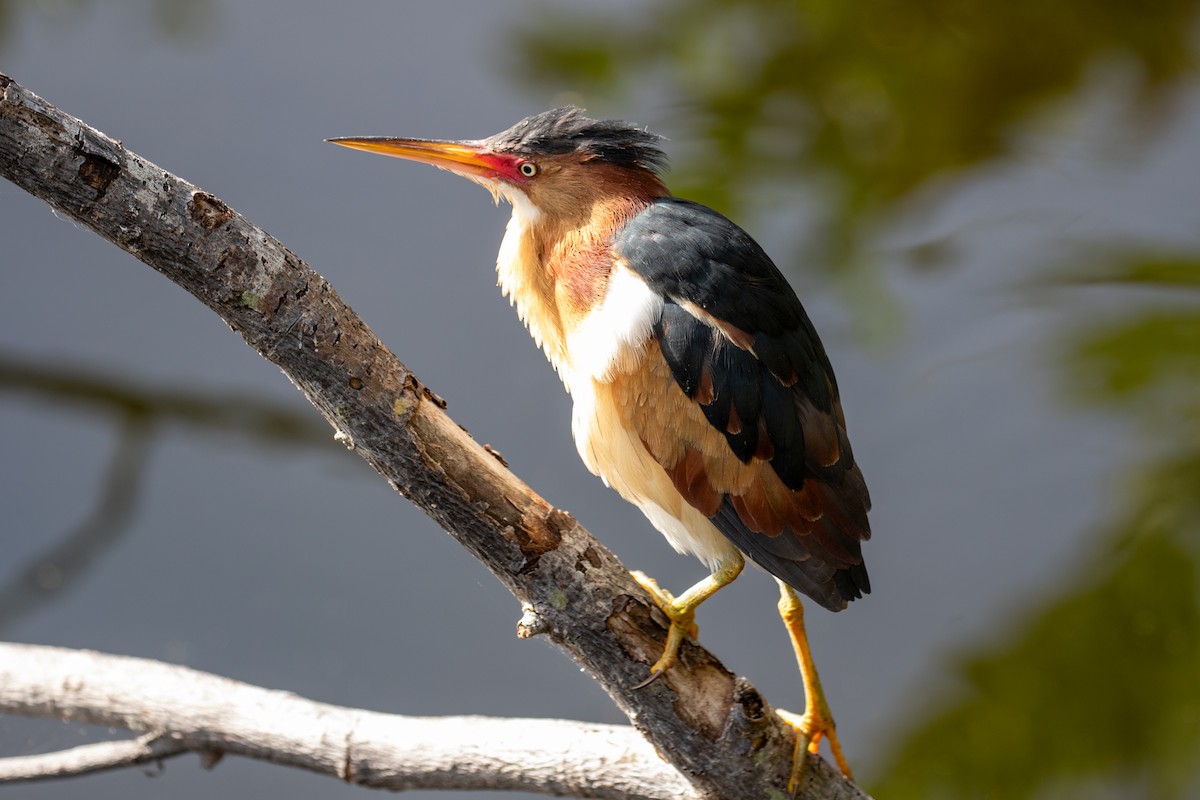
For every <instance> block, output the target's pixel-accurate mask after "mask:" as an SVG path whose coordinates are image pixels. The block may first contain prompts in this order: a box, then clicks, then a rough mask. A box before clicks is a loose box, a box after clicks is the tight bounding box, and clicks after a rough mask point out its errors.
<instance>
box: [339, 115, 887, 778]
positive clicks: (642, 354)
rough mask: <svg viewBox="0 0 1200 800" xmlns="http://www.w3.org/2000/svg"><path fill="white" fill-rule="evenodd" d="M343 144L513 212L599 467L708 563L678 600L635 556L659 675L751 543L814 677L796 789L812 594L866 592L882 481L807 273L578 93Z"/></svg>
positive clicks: (585, 454) (554, 350)
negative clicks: (818, 322) (542, 104)
mask: <svg viewBox="0 0 1200 800" xmlns="http://www.w3.org/2000/svg"><path fill="white" fill-rule="evenodd" d="M327 141H330V142H332V143H334V144H338V145H342V146H345V147H350V148H354V149H357V150H363V151H367V152H370V153H378V154H383V155H388V156H394V157H398V158H402V159H408V160H411V161H417V162H423V163H426V164H430V165H433V166H435V167H439V168H441V169H445V170H448V171H450V172H452V173H454V174H457V175H459V176H462V177H464V178H467V179H469V180H471V181H473V182H475V183H477V184H480V185H481V186H483V187H484V188H485V189H487V190H488V191H489V192H491V194H492V197H493V199H494V200H495V201H496V204H497V205H499V203H500V201H501V200H503V201H506V202H508V203H509V204H510V205H511V206H512V216H511V218H510V220H509V222H508V226H507V228H506V230H505V233H504V237H503V240H502V242H501V245H500V250H499V254H498V256H497V260H496V270H497V275H498V284H499V286H500V289H501V291H502V293H503V294H504V295H505V296H507V297H508V299H509V301H510V303H511V304H512V305H514V306H515V308H516V311H517V314H518V315H519V316H520V318H521V320H522V321H523V322H524V324H525V326H526V327H527V328H528V331H529V333H530V334H531V335H532V337H533V339H534V341H535V342H536V343H537V345H538V346H539V347H540V348H541V349H542V350H543V352H544V353H545V355H546V357H547V358H548V359H549V361H550V363H551V364H552V365H553V367H554V369H555V370H556V371H557V373H558V375H559V377H560V378H561V380H562V382H563V384H564V386H565V388H566V390H567V392H568V393H569V394H570V396H571V399H572V416H571V428H572V434H573V437H574V440H575V444H576V447H577V449H578V451H579V455H580V457H581V458H582V460H583V463H584V465H585V466H586V467H587V468H588V470H589V471H591V472H592V473H593V474H595V475H597V476H599V477H600V478H601V479H602V480H603V481H604V483H605V484H607V485H608V486H609V487H611V488H612V489H615V490H616V492H617V493H618V494H619V495H620V496H621V497H623V498H624V499H625V500H627V501H629V502H630V503H633V504H634V505H635V506H637V507H638V508H639V509H640V510H641V511H642V512H643V513H644V514H645V516H646V518H647V519H648V520H649V522H650V523H651V525H653V527H655V528H656V529H658V531H660V532H661V533H662V534H663V535H664V536H665V537H666V539H667V541H668V542H669V543H670V544H671V545H672V546H673V547H674V548H675V549H676V550H677V551H679V552H682V553H691V554H694V555H696V556H697V557H699V558H700V560H701V561H703V562H704V564H705V565H706V566H707V567H708V569H709V575H708V576H707V577H705V578H704V579H702V580H700V581H699V582H697V583H696V584H695V585H694V586H692V587H691V588H689V589H687V590H686V591H684V592H683V593H681V594H679V595H674V594H672V593H670V592H669V591H667V590H665V589H663V588H661V587H660V586H659V585H658V584H657V582H655V581H654V580H653V579H652V578H650V577H649V576H647V575H645V574H643V573H640V572H634V573H632V574H633V576H634V578H635V579H636V580H637V581H638V582H639V583H640V584H641V585H642V586H643V587H644V588H645V589H646V590H647V591H648V592H649V594H650V596H651V599H652V601H653V602H654V603H655V605H657V606H658V608H660V609H661V610H662V612H663V613H664V614H665V615H666V617H667V619H668V620H669V622H670V624H669V627H668V631H667V636H666V643H665V646H664V649H663V653H662V656H661V657H660V658H659V659H658V661H656V662H655V663H654V664H653V665H652V666H651V667H650V675H649V678H648V679H647V680H646V681H644V682H643V683H642V684H639V685H638V686H639V687H641V686H645V685H646V684H648V683H650V682H651V681H653V680H654V679H655V678H657V677H658V676H660V675H661V674H663V673H664V672H665V671H666V670H668V669H670V668H671V667H672V666H674V665H675V664H676V663H677V661H678V654H679V649H680V647H681V645H682V643H683V641H684V640H685V639H687V638H694V637H695V636H696V633H697V629H696V625H695V611H696V608H697V607H698V606H699V605H700V604H701V603H703V602H704V601H705V600H707V599H708V598H709V597H711V596H712V595H714V594H715V593H716V592H717V591H718V590H720V589H721V588H722V587H724V586H726V585H728V584H729V583H730V582H732V581H733V580H734V579H735V578H736V577H737V576H738V575H739V573H741V571H742V568H743V566H744V564H745V561H746V560H747V559H749V560H750V561H751V562H753V563H754V564H757V565H758V566H759V567H761V568H762V569H764V570H766V571H767V572H769V573H770V574H771V575H773V576H774V577H775V578H776V580H777V582H778V584H779V589H780V600H779V605H778V609H779V613H780V614H781V616H782V618H783V620H784V623H785V626H786V628H787V631H788V633H789V635H790V637H791V643H792V646H793V649H794V651H795V654H796V658H797V661H798V664H799V666H800V671H801V676H802V679H803V683H804V690H805V710H804V713H803V714H801V715H796V714H792V713H789V712H784V711H780V712H778V713H780V715H781V716H782V717H783V718H784V720H785V721H786V722H788V723H789V724H790V725H792V726H793V727H794V728H795V730H796V732H797V736H796V750H795V753H794V754H793V768H792V773H791V778H790V781H789V790H790V791H792V792H793V793H794V792H795V791H796V789H797V787H798V785H799V780H800V778H801V776H802V773H803V769H804V762H805V760H806V758H805V756H804V751H805V750H808V751H810V752H814V753H815V752H818V750H819V746H820V742H821V741H822V739H824V740H825V741H827V742H828V743H829V745H830V749H831V751H832V753H833V755H834V758H835V760H836V761H837V764H838V767H839V768H840V769H841V771H842V772H843V773H844V774H845V775H846V776H847V777H848V778H849V777H851V772H850V768H849V766H848V765H847V763H846V760H845V757H844V755H843V753H842V749H841V745H840V742H839V741H838V738H837V733H836V727H835V723H834V720H833V715H832V713H831V712H830V710H829V705H828V702H827V701H826V699H825V694H824V691H823V690H822V688H821V684H820V679H819V677H818V675H817V671H816V667H815V665H814V663H813V658H812V653H811V649H810V647H809V644H808V637H807V634H806V632H805V627H804V615H803V606H802V604H801V600H800V597H799V594H803V595H806V596H808V597H809V598H811V599H813V600H815V601H816V602H817V603H818V604H820V605H821V606H823V607H825V608H827V609H829V610H831V611H840V610H842V609H844V608H845V607H846V605H847V604H848V603H849V602H850V601H852V600H855V599H857V598H860V597H862V596H863V595H864V594H867V593H868V592H870V582H869V580H868V577H867V570H866V566H865V563H864V561H863V555H862V542H863V541H865V540H867V539H868V538H869V537H870V526H869V523H868V520H867V512H868V511H869V510H870V507H871V500H870V495H869V493H868V490H867V485H866V482H865V480H864V478H863V475H862V471H861V469H860V468H859V465H858V463H857V462H856V461H855V459H854V454H853V451H852V450H851V448H850V442H849V439H848V438H847V434H846V420H845V416H844V414H843V411H842V405H841V400H840V396H839V393H838V385H837V380H836V378H835V377H834V373H833V367H832V366H831V364H830V361H829V357H828V355H827V354H826V351H825V348H824V346H823V345H822V343H821V340H820V338H819V337H818V335H817V331H816V329H815V328H814V327H813V324H812V322H811V320H810V319H809V317H808V314H807V313H806V312H805V310H804V307H803V305H802V304H801V302H800V299H799V297H798V296H797V294H796V292H795V290H794V289H793V288H792V286H791V285H790V284H789V282H788V281H787V279H786V278H785V277H784V276H783V274H782V273H781V272H780V270H779V268H778V267H777V266H776V265H775V263H774V262H773V261H772V260H771V258H770V257H769V256H768V255H767V253H766V252H765V251H764V250H763V248H762V247H761V246H760V245H759V244H758V243H757V242H756V241H755V240H754V239H753V238H752V237H751V236H750V234H748V233H747V232H746V231H745V230H743V229H742V228H741V227H739V226H738V225H737V224H735V223H734V222H732V221H731V220H729V219H728V218H726V217H725V216H723V215H722V214H720V213H718V212H717V211H715V210H713V209H711V208H708V207H706V206H704V205H701V204H699V203H695V202H692V201H689V200H685V199H682V198H679V197H676V196H674V195H673V194H672V193H671V192H670V191H669V190H668V189H667V187H666V185H665V183H664V175H665V172H666V168H667V155H666V153H665V151H664V149H663V145H662V141H663V139H662V137H660V136H658V135H657V134H654V133H651V132H649V131H648V130H647V129H645V128H642V127H639V126H637V125H634V124H631V123H628V122H624V121H620V120H598V119H592V118H590V117H588V116H586V114H585V112H584V111H583V110H582V109H579V108H576V107H574V106H566V107H562V108H555V109H551V110H549V111H544V112H541V113H538V114H534V115H532V116H529V117H526V118H525V119H523V120H521V121H520V122H518V123H516V124H515V125H513V126H512V127H510V128H508V129H507V130H505V131H502V132H500V133H497V134H495V135H493V136H490V137H487V138H485V139H467V140H445V139H413V138H395V137H382V136H362V137H342V138H335V139H329V140H327Z"/></svg>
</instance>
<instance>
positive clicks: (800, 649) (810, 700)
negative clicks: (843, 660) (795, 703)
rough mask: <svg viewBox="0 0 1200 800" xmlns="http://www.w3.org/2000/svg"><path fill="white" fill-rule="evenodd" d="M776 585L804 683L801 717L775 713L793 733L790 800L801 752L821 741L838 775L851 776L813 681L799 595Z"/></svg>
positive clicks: (813, 750)
mask: <svg viewBox="0 0 1200 800" xmlns="http://www.w3.org/2000/svg"><path fill="white" fill-rule="evenodd" d="M778 583H779V616H781V617H783V624H784V625H785V626H787V630H788V635H789V636H790V637H791V639H792V649H793V650H795V651H796V661H797V662H798V663H799V664H800V676H801V678H803V680H804V713H803V714H801V715H799V716H797V715H796V714H793V713H791V712H790V711H783V710H780V709H777V710H776V711H775V713H776V714H778V715H779V716H780V717H781V718H782V719H783V721H784V722H786V723H787V724H789V725H791V726H792V727H793V728H795V730H796V749H795V752H794V753H793V754H792V776H791V778H790V779H789V780H788V792H789V793H790V794H791V795H792V796H793V797H794V796H795V794H796V791H797V790H798V789H799V788H800V779H801V778H802V777H803V776H804V766H805V764H806V763H807V759H808V757H807V755H806V752H805V751H806V750H807V751H808V752H809V753H816V752H817V751H818V750H819V749H820V747H821V739H826V740H828V742H829V749H830V750H831V751H832V752H833V758H834V760H835V761H836V762H837V765H838V769H840V770H841V771H842V774H843V775H845V776H846V778H847V779H848V780H853V779H854V776H853V775H851V774H850V766H849V765H848V764H847V763H846V757H845V756H843V755H842V745H841V743H840V742H838V737H837V728H836V726H835V725H834V722H833V714H832V713H831V712H830V710H829V703H828V702H827V701H826V700H825V692H824V691H822V689H821V679H820V678H819V677H817V665H816V664H815V663H814V662H813V657H812V650H811V649H810V648H809V646H808V634H807V633H806V632H805V630H804V606H803V605H801V604H800V595H798V594H796V590H795V589H793V588H792V587H791V586H788V585H787V584H786V583H784V582H783V581H778Z"/></svg>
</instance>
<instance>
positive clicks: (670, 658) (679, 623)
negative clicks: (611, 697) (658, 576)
mask: <svg viewBox="0 0 1200 800" xmlns="http://www.w3.org/2000/svg"><path fill="white" fill-rule="evenodd" d="M630 574H631V575H633V579H634V580H635V581H637V582H638V585H639V586H641V587H642V588H643V589H645V590H646V591H647V592H648V593H649V594H650V599H651V600H653V601H654V605H656V606H658V609H659V610H660V611H662V612H663V613H664V614H666V616H667V619H668V620H670V621H671V625H670V627H669V628H668V629H667V644H666V646H665V647H663V653H662V656H660V657H659V659H658V661H655V662H654V665H653V666H651V667H650V677H649V678H647V679H646V680H644V681H642V682H641V683H639V684H638V685H637V686H634V687H633V688H635V689H641V688H643V687H645V686H649V685H650V684H651V683H653V682H654V680H655V679H656V678H658V676H659V675H661V674H663V673H664V672H666V671H667V670H668V669H670V668H671V667H673V666H675V662H677V661H678V660H679V648H680V647H681V646H682V645H683V640H684V638H685V637H687V638H689V639H695V638H696V637H697V636H699V635H700V629H699V628H697V627H696V606H695V605H694V604H693V605H686V604H684V603H682V602H680V601H679V600H677V599H676V598H675V596H674V595H673V594H671V593H670V592H668V591H667V590H666V589H664V588H662V587H661V586H659V585H658V582H657V581H656V580H654V579H653V578H651V577H650V576H649V575H647V574H646V573H644V572H640V571H634V572H632V573H630Z"/></svg>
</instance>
